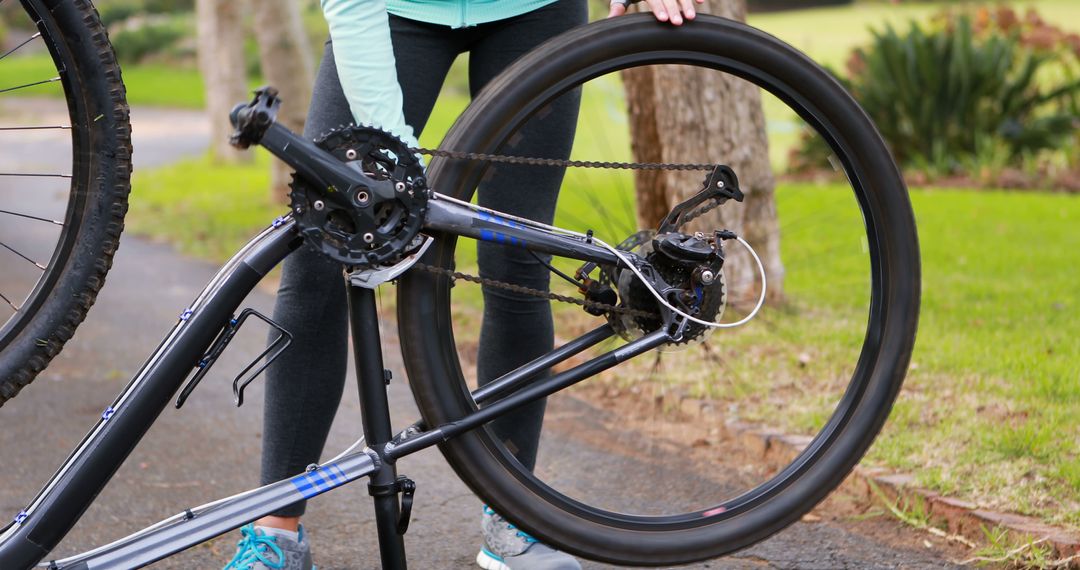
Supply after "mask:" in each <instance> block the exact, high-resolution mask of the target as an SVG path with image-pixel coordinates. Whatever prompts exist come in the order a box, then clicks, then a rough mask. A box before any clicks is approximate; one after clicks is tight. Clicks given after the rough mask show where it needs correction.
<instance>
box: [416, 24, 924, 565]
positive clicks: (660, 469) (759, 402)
mask: <svg viewBox="0 0 1080 570" xmlns="http://www.w3.org/2000/svg"><path fill="white" fill-rule="evenodd" d="M673 65H674V66H686V67H692V68H695V72H697V71H701V72H703V73H715V74H720V75H723V76H724V77H725V78H726V79H725V80H724V81H733V82H746V83H749V84H753V85H754V86H755V87H754V89H758V88H760V90H761V92H762V94H763V96H764V97H765V100H764V107H765V110H766V116H767V118H768V122H767V124H768V126H767V129H766V130H767V132H768V135H769V142H770V144H771V145H774V148H773V152H774V154H775V155H774V156H773V166H774V169H776V170H777V171H778V172H784V171H787V170H791V169H792V166H793V165H792V164H791V163H790V162H789V161H788V159H787V158H786V152H784V151H785V150H786V148H788V147H791V146H792V145H793V143H796V142H798V145H799V146H800V148H803V149H804V152H803V153H802V155H803V156H802V160H803V161H807V160H809V161H810V162H811V163H814V164H820V165H825V166H826V167H827V166H828V165H832V166H833V167H834V168H835V170H829V169H828V168H826V169H825V170H824V171H822V172H816V173H815V174H814V176H806V175H804V176H793V175H791V176H781V177H779V179H778V181H777V183H776V189H775V202H776V208H777V210H778V221H779V232H780V235H781V246H780V252H779V255H780V257H781V259H782V260H783V264H784V270H783V275H784V289H785V298H784V299H783V301H778V302H777V303H775V304H774V305H772V306H767V307H766V308H765V309H764V310H763V311H762V312H761V313H760V314H759V315H758V316H757V317H756V318H755V319H754V320H752V321H751V322H750V323H749V324H748V325H747V326H746V327H743V328H740V329H735V330H720V331H716V332H714V333H712V334H711V335H708V338H707V339H706V340H705V341H704V342H702V343H698V344H696V345H693V346H688V347H680V348H681V350H678V351H671V352H661V353H659V355H658V356H655V357H654V358H649V357H639V358H638V359H636V360H631V361H629V362H626V363H623V364H620V365H619V366H617V367H616V368H614V369H613V370H612V371H610V372H608V373H605V374H602V375H600V376H599V377H596V378H593V379H589V380H587V381H585V382H582V383H581V384H580V385H579V386H575V387H574V388H572V389H571V390H568V391H566V392H565V393H564V392H561V393H559V394H557V395H556V396H553V397H551V398H550V399H549V400H550V402H549V404H548V405H549V409H548V412H547V419H546V421H545V427H544V437H543V439H542V441H541V448H540V457H539V459H538V461H537V465H536V467H535V469H534V470H532V471H530V470H529V469H526V468H525V467H524V466H523V465H522V464H521V463H520V462H518V461H517V460H516V459H515V458H514V456H513V454H512V453H511V452H510V450H508V449H507V446H506V445H505V444H504V443H503V442H501V441H498V440H497V438H495V437H494V436H493V434H492V431H491V430H490V429H486V428H485V429H482V430H476V431H474V432H472V433H469V434H467V435H464V436H461V437H458V438H455V439H453V440H450V441H447V442H445V443H444V444H442V446H441V450H442V451H443V453H444V455H445V456H446V457H447V459H448V461H449V462H450V464H451V466H452V467H453V468H454V469H455V471H456V472H457V473H458V475H459V476H460V477H461V478H462V479H463V480H464V481H465V482H466V484H468V485H469V486H470V488H471V489H472V490H473V491H474V492H476V493H477V494H478V495H480V496H481V497H483V498H484V499H485V500H486V501H488V502H489V503H490V504H491V505H492V506H493V507H494V508H495V509H496V510H498V511H499V512H500V513H502V514H504V515H505V516H507V517H508V518H509V519H510V520H512V521H514V522H515V523H517V524H518V525H520V526H521V527H523V528H525V529H526V530H528V531H529V532H531V533H533V534H535V535H537V536H538V537H539V538H541V539H543V540H545V541H548V542H550V543H553V544H554V545H557V546H559V547H561V548H563V549H565V550H567V551H570V552H572V553H575V554H578V555H581V556H584V557H587V558H591V559H596V560H602V561H606V562H612V563H617V564H633V565H669V564H681V563H687V562H692V561H697V560H703V559H707V558H712V557H716V556H720V555H723V554H727V553H730V552H733V551H736V550H739V549H741V548H745V547H747V546H749V545H751V544H753V543H755V542H758V541H760V540H763V539H764V538H766V537H768V536H770V535H771V534H773V533H775V532H777V531H779V530H780V529H782V528H784V527H785V526H787V525H789V524H791V523H792V522H794V521H796V520H798V519H799V517H801V516H802V515H803V514H804V513H805V512H807V511H808V510H810V509H811V508H812V507H813V506H814V505H815V504H817V503H818V502H819V501H820V500H821V499H823V498H824V497H825V496H826V495H827V494H828V493H829V492H830V491H831V490H832V489H834V488H835V487H836V486H837V485H838V484H839V483H840V482H841V480H842V479H843V478H844V477H845V476H846V475H847V473H848V472H850V470H851V469H852V468H853V467H854V465H855V464H856V463H857V462H858V461H859V459H860V458H861V457H862V456H863V454H864V453H865V452H866V450H867V448H868V447H869V446H870V444H871V442H872V441H873V439H874V437H875V435H876V434H877V433H878V431H879V430H880V429H881V427H882V424H883V423H884V421H885V419H886V417H887V416H888V413H889V410H890V408H891V406H892V403H893V401H894V400H895V398H896V395H897V393H898V391H899V389H900V386H901V383H902V380H903V377H904V373H905V371H906V369H907V365H908V361H909V359H910V355H911V350H912V346H913V344H914V335H915V329H916V324H917V315H918V305H919V289H920V287H919V259H918V244H917V238H916V232H915V226H914V219H913V214H912V211H911V205H910V202H909V199H908V196H907V192H906V188H905V186H904V183H903V180H902V179H901V177H900V175H899V172H898V170H897V168H896V166H895V164H894V163H893V161H892V159H891V157H890V155H889V153H888V151H887V149H886V148H885V145H884V144H883V142H882V141H881V139H880V136H879V135H878V134H877V131H876V130H875V129H874V127H873V125H872V124H871V123H870V121H869V119H868V118H867V117H866V115H865V114H864V113H863V112H862V111H861V110H860V109H859V108H858V106H857V105H856V104H855V103H854V101H853V100H852V99H851V98H850V96H849V95H848V94H847V93H846V92H845V91H844V89H843V88H842V87H841V86H840V85H839V84H837V83H836V82H835V81H834V80H833V79H832V78H831V77H830V76H829V75H828V74H827V73H826V72H825V71H824V70H822V69H820V68H819V67H817V66H816V65H815V64H813V63H812V62H811V61H810V60H809V59H807V58H806V57H805V56H803V55H802V54H800V53H798V52H797V51H796V50H794V49H793V48H790V47H789V46H787V45H786V44H783V43H782V42H780V41H778V40H776V39H775V38H772V37H771V36H768V35H767V34H764V33H762V32H760V31H757V30H754V29H752V28H749V27H747V26H745V25H742V24H738V23H735V22H731V21H728V20H724V19H720V18H716V17H709V16H700V17H699V18H698V19H697V20H695V21H693V22H690V23H688V24H687V25H685V26H683V27H682V28H680V29H672V28H670V27H667V26H662V25H658V24H657V23H655V22H653V21H652V20H651V18H650V17H649V16H647V15H643V16H639V17H623V18H618V19H614V20H610V21H605V22H601V23H596V24H592V25H589V26H586V27H583V28H580V29H578V30H574V31H572V32H569V33H568V34H565V35H563V36H561V37H559V38H556V39H553V40H551V41H550V42H548V43H547V44H544V45H543V46H541V47H540V48H538V49H537V50H535V51H534V52H532V53H530V54H528V55H526V56H524V57H523V58H522V59H521V60H519V61H518V62H517V63H515V64H514V65H513V66H512V67H511V68H509V69H508V70H507V71H506V72H505V73H504V74H503V75H501V76H500V77H499V78H498V79H496V80H495V81H493V82H492V84H491V85H490V86H489V87H488V88H487V90H486V91H485V92H484V93H483V94H481V95H480V96H479V97H478V98H477V99H476V100H475V101H474V103H473V104H472V105H471V106H470V107H469V109H468V110H467V111H466V112H465V114H463V115H462V117H461V118H460V119H459V120H458V122H457V123H456V124H455V125H454V127H453V128H452V129H451V131H450V133H449V134H448V135H447V137H446V139H445V140H444V142H443V145H442V148H445V149H450V150H456V151H467V152H479V153H494V154H514V152H513V147H514V145H515V144H516V143H515V136H516V134H517V133H519V132H520V129H521V127H522V125H524V124H525V123H526V122H527V121H528V120H530V119H532V118H538V119H539V120H542V118H543V116H544V114H545V113H546V112H547V111H548V109H549V105H550V104H551V102H552V101H554V100H555V99H556V98H558V97H559V96H560V95H562V94H564V93H567V92H571V91H572V90H575V89H577V88H578V87H580V86H584V88H583V90H582V98H583V101H584V103H583V109H582V112H581V117H582V119H581V120H580V121H579V124H578V138H577V140H576V141H575V150H574V153H575V155H576V156H575V158H581V159H590V160H629V159H630V156H629V149H628V147H629V144H628V141H627V138H628V137H627V136H626V131H627V126H626V125H625V124H620V122H619V119H618V117H619V116H622V113H623V111H624V110H623V109H621V108H617V107H618V105H619V104H621V103H618V104H615V107H616V108H614V109H613V108H612V104H613V103H612V102H613V101H616V100H619V99H620V97H621V96H620V95H619V92H620V91H621V88H620V86H619V83H620V79H619V76H618V75H617V72H619V71H621V70H626V69H641V68H652V67H653V66H660V67H657V69H661V70H664V69H670V66H673ZM663 73H664V72H663V71H661V72H660V75H662V74H663ZM719 84H729V83H723V82H721V83H719ZM703 97H704V99H705V100H709V97H710V95H709V94H705V95H704V96H703ZM668 103H669V104H670V105H672V106H679V105H682V104H684V102H681V101H670V102H668ZM687 104H689V103H687ZM596 119H600V120H601V122H602V125H601V126H598V127H595V128H592V127H590V126H589V122H590V121H592V120H596ZM659 128H681V127H679V126H677V125H674V124H672V125H659ZM619 131H621V132H622V133H623V135H621V137H620V136H619V135H617V133H618V132H619ZM800 131H804V132H806V133H807V135H805V136H806V137H808V138H809V140H806V141H803V140H798V139H799V138H800V136H801V135H799V134H798V133H799V132H800ZM685 133H686V135H687V136H690V134H692V133H697V134H698V135H700V136H702V140H701V141H699V143H700V144H687V145H684V148H695V149H698V150H699V151H700V153H699V154H694V155H692V156H679V157H671V158H670V159H669V161H670V162H684V163H727V164H732V163H733V162H734V161H735V160H738V155H739V153H740V152H745V150H746V149H740V148H738V147H736V148H728V149H726V150H725V149H721V150H720V151H718V150H717V146H716V145H715V144H714V141H710V140H709V139H710V137H709V133H708V132H705V133H701V129H694V130H692V129H689V128H687V129H686V130H685ZM778 151H779V152H778ZM585 153H588V154H585ZM597 153H600V154H603V156H596V154H597ZM815 154H816V155H817V156H816V157H815V156H814V155H815ZM497 168H499V165H490V164H484V163H480V162H473V161H464V160H449V159H440V158H437V159H435V160H433V161H432V164H431V168H430V169H429V179H430V180H431V183H432V187H433V188H435V189H436V190H437V191H439V192H443V193H446V194H450V195H452V196H454V197H456V198H459V199H464V200H468V199H470V198H471V197H472V196H473V194H474V192H475V190H476V188H477V187H478V186H481V187H482V186H483V184H484V183H485V180H487V179H489V178H490V175H491V172H492V170H493V169H497ZM739 170H740V169H739V168H738V167H736V173H737V174H739V175H740V180H741V182H742V186H743V187H744V188H747V189H751V188H769V187H770V184H769V181H768V180H764V179H762V180H755V179H753V177H751V176H747V175H746V174H748V173H746V172H739ZM695 176H696V178H695ZM702 178H703V176H702V175H701V174H696V175H694V176H688V177H683V178H682V179H681V180H682V183H683V184H684V185H689V186H690V188H689V192H690V193H692V192H694V191H696V190H697V189H698V188H700V184H701V180H702ZM764 178H768V175H764ZM819 178H820V179H821V180H824V182H820V183H819V182H816V180H818V179H819ZM638 182H639V184H640V183H641V182H642V180H641V179H639V180H638ZM589 188H592V189H600V190H601V195H600V196H599V197H596V196H594V197H589V196H587V195H586V192H587V189H589ZM758 191H765V192H767V191H768V190H758ZM632 196H633V189H632V185H631V184H629V180H628V179H625V178H624V179H622V180H621V181H620V179H619V177H618V175H613V176H611V177H603V176H601V175H597V174H593V173H586V174H583V175H581V176H580V177H579V176H572V175H569V174H568V176H567V178H566V182H564V183H563V187H562V190H561V194H560V198H559V205H558V207H557V209H556V224H557V225H559V226H562V227H567V228H570V229H575V230H578V231H585V230H586V229H593V230H595V232H596V234H597V235H598V236H599V237H601V238H603V239H604V240H605V241H607V242H609V243H618V242H620V241H622V240H623V239H624V238H626V237H627V236H630V235H632V234H634V233H635V232H636V231H637V229H638V227H639V226H641V227H646V226H647V224H640V223H638V222H637V218H638V214H640V210H639V209H636V208H634V207H633V205H632ZM737 207H738V206H735V205H734V204H733V203H729V205H725V206H723V207H722V208H721V210H726V209H729V208H737ZM721 222H722V220H719V221H718V220H716V219H713V220H711V221H705V222H702V223H703V224H705V226H706V227H700V228H699V229H701V230H703V231H704V230H712V229H719V228H717V227H715V225H714V226H711V227H710V226H708V224H717V223H721ZM751 245H754V244H751ZM729 251H735V248H734V247H732V246H729ZM766 253H768V252H766ZM736 259H737V256H735V255H732V256H731V258H730V259H729V264H727V265H725V273H727V274H728V288H729V291H728V295H729V298H731V299H733V300H734V301H733V302H732V303H729V306H728V307H727V314H728V316H727V317H726V318H725V319H724V320H726V321H728V322H731V321H734V320H736V319H737V318H738V317H739V316H741V315H745V314H746V313H747V312H748V311H749V309H750V308H751V307H752V306H753V302H752V301H753V299H754V298H755V297H756V294H755V293H756V291H755V286H754V284H753V283H752V282H746V280H741V281H740V280H738V279H733V278H732V277H733V276H736V275H737V274H739V272H740V269H739V268H738V265H737V264H738V263H739V262H737V261H736ZM425 261H426V262H427V263H429V264H430V265H435V266H438V267H443V268H450V267H454V268H456V269H457V270H458V271H465V272H468V271H467V270H468V268H469V267H470V266H471V265H474V264H475V261H474V254H473V253H472V251H471V250H470V249H469V244H466V243H465V242H464V240H454V239H440V240H439V241H438V242H437V245H435V246H434V247H433V248H432V250H431V251H429V252H428V256H427V258H426V260H425ZM553 263H554V264H555V265H556V266H559V265H560V263H563V262H562V261H560V260H555V261H554V262H553ZM743 263H745V260H744V261H743ZM573 267H574V264H565V263H564V264H563V268H564V269H570V270H572V268H573ZM567 272H568V273H569V272H570V271H567ZM751 275H752V272H751ZM469 287H470V286H469V284H467V283H464V282H461V281H459V282H457V283H455V284H452V283H450V282H449V280H448V279H447V278H445V277H444V276H440V275H437V274H433V273H430V272H419V271H413V272H411V273H410V274H408V276H407V277H406V278H404V279H403V280H402V281H401V284H400V286H399V301H398V307H399V320H400V324H399V326H400V336H401V338H402V344H403V352H404V355H405V362H406V367H407V369H408V373H409V378H410V385H411V386H412V388H413V391H414V394H415V396H416V398H417V401H418V403H419V406H420V409H421V413H422V414H423V416H424V420H425V422H426V423H427V424H428V425H431V426H435V425H439V424H442V423H445V422H450V421H453V420H455V419H457V418H460V417H461V416H463V415H464V414H466V413H468V412H469V411H471V410H474V409H475V408H476V404H475V402H474V401H473V399H472V397H471V396H470V389H471V388H472V386H471V385H470V382H469V380H468V377H469V376H471V375H472V374H471V370H472V368H473V366H474V364H475V359H476V356H475V355H476V351H475V339H476V336H477V335H476V332H475V329H476V327H477V324H478V323H479V318H477V316H476V315H477V313H478V310H477V308H476V305H477V303H478V301H477V297H478V295H477V294H476V293H475V292H470V291H469V289H468V288H469ZM552 288H553V289H554V288H556V285H553V286H552ZM741 299H749V300H750V302H749V303H748V304H747V303H741V302H739V301H740V300H741ZM624 302H626V300H625V299H624ZM553 311H554V313H555V314H554V321H555V323H556V333H555V335H556V338H557V339H559V341H567V340H570V339H573V338H575V337H577V336H579V335H581V334H582V333H583V332H584V331H586V330H589V329H590V328H591V327H593V326H595V325H596V324H598V323H597V322H596V321H595V318H592V320H590V317H589V316H587V315H585V314H584V313H582V312H581V311H580V309H578V308H576V307H571V308H570V309H564V308H561V307H559V306H556V307H554V308H553ZM732 314H735V315H736V316H734V317H733V316H731V315H732ZM613 344H614V345H617V344H618V343H613ZM606 348H611V346H608V347H606ZM466 372H468V373H466ZM747 424H751V425H758V426H768V427H779V428H781V429H783V430H785V431H788V432H792V433H799V434H803V436H804V439H803V442H804V443H805V449H804V450H803V451H802V452H801V453H798V454H796V455H795V456H794V457H781V458H776V459H775V460H774V459H770V458H767V457H763V456H761V454H760V453H757V452H756V450H754V449H752V448H748V446H746V445H744V442H745V440H744V439H742V438H740V437H738V436H737V435H738V432H739V430H740V429H741V426H744V425H747Z"/></svg>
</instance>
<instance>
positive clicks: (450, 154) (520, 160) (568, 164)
mask: <svg viewBox="0 0 1080 570" xmlns="http://www.w3.org/2000/svg"><path fill="white" fill-rule="evenodd" d="M409 150H410V151H412V152H415V153H419V154H423V155H427V156H439V157H442V158H452V159H456V160H476V161H481V162H499V163H503V164H527V165H530V166H559V167H563V168H611V169H616V170H712V169H713V168H716V165H715V164H692V163H690V164H679V163H666V162H599V161H595V160H562V159H559V158H535V157H530V156H510V155H503V154H485V153H480V152H459V151H456V150H443V149H433V148H410V149H409Z"/></svg>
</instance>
